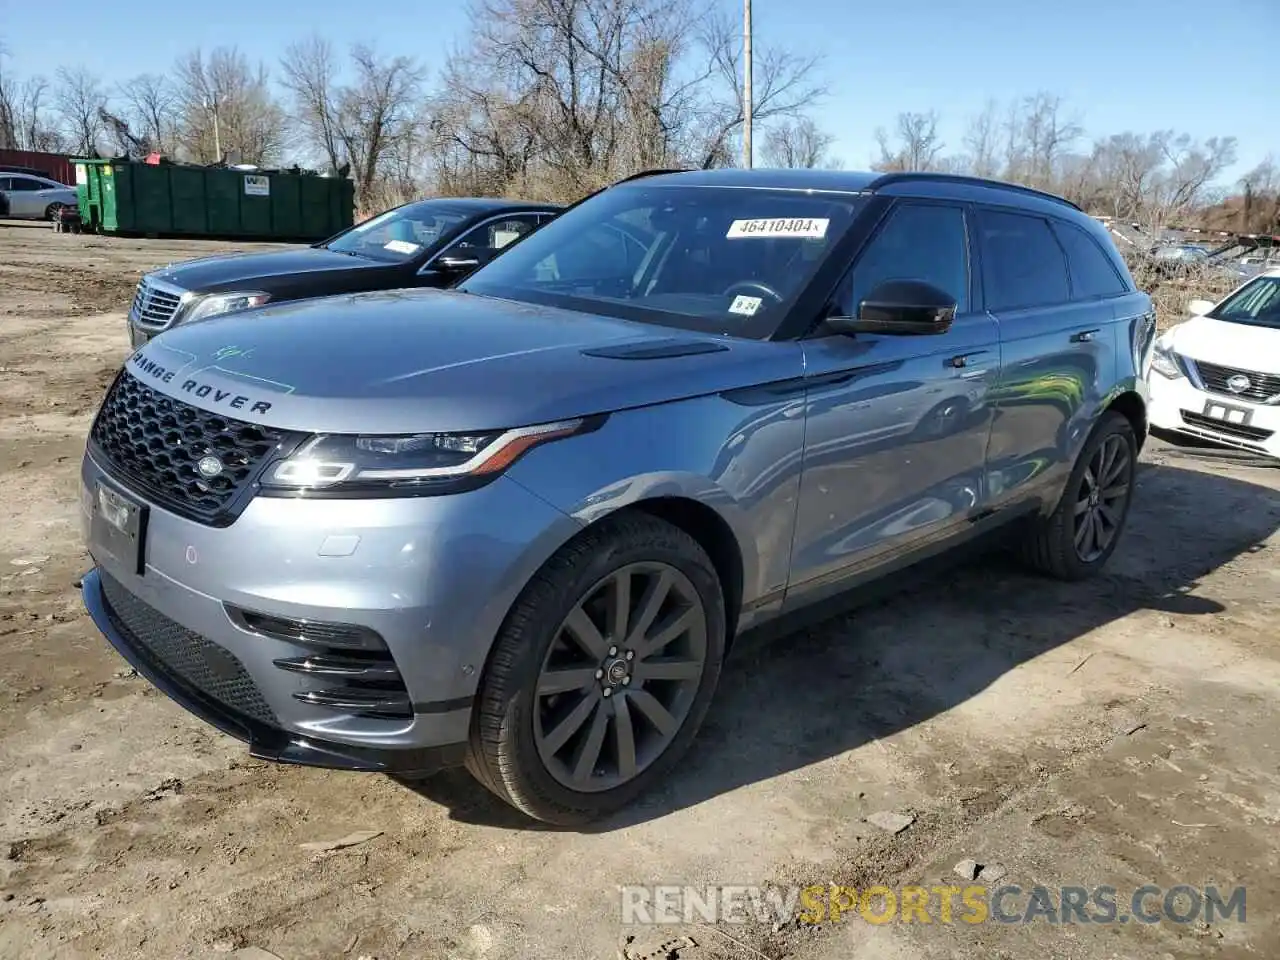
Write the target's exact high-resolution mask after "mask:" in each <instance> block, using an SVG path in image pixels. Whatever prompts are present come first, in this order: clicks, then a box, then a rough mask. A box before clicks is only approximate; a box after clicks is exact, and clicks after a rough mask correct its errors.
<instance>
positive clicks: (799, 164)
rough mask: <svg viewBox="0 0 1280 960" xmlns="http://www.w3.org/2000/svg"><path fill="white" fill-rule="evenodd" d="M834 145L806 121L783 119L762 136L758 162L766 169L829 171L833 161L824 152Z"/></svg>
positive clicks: (816, 126)
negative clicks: (767, 167)
mask: <svg viewBox="0 0 1280 960" xmlns="http://www.w3.org/2000/svg"><path fill="white" fill-rule="evenodd" d="M834 142H835V137H833V136H831V135H830V134H828V133H824V132H823V131H822V130H820V129H818V125H817V124H816V123H814V122H813V120H811V119H810V118H809V117H800V118H799V119H786V120H783V121H781V122H780V123H778V124H776V125H774V126H772V127H770V128H769V129H768V130H767V131H766V132H765V135H764V149H763V151H762V159H763V161H764V164H765V166H769V167H789V168H806V169H811V168H814V167H827V168H831V167H833V166H835V165H836V161H833V160H832V159H831V158H830V157H829V156H828V153H827V151H828V150H829V149H830V148H831V144H832V143H834Z"/></svg>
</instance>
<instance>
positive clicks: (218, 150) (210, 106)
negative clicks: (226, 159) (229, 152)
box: [204, 93, 222, 163]
mask: <svg viewBox="0 0 1280 960" xmlns="http://www.w3.org/2000/svg"><path fill="white" fill-rule="evenodd" d="M204 106H205V109H206V110H209V111H210V112H211V113H212V114H213V152H214V154H215V156H214V160H213V162H214V163H221V162H222V131H220V130H219V129H218V95H217V94H216V93H215V94H214V95H213V100H212V102H210V100H209V98H208V97H205V100H204Z"/></svg>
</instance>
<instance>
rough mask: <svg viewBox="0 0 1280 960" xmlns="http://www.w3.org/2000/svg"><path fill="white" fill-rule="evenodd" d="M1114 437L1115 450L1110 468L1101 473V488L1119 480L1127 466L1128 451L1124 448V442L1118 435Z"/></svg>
mask: <svg viewBox="0 0 1280 960" xmlns="http://www.w3.org/2000/svg"><path fill="white" fill-rule="evenodd" d="M1114 439H1115V442H1116V452H1115V455H1114V456H1113V457H1112V458H1111V466H1110V469H1108V470H1107V471H1106V473H1104V474H1103V475H1102V487H1103V489H1106V488H1107V487H1109V486H1111V485H1112V484H1113V483H1115V482H1116V481H1117V480H1119V479H1120V478H1121V477H1122V476H1123V475H1124V472H1125V470H1126V469H1127V468H1128V466H1129V452H1128V451H1127V450H1126V449H1125V448H1124V444H1123V443H1121V441H1120V438H1119V437H1115V438H1114Z"/></svg>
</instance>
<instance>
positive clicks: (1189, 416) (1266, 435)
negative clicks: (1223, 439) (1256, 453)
mask: <svg viewBox="0 0 1280 960" xmlns="http://www.w3.org/2000/svg"><path fill="white" fill-rule="evenodd" d="M1182 422H1183V423H1185V424H1187V425H1188V426H1192V427H1199V428H1200V429H1201V430H1209V431H1212V432H1213V433H1220V434H1222V435H1224V436H1227V437H1237V438H1238V439H1240V440H1253V441H1255V442H1256V443H1261V442H1262V441H1263V440H1268V439H1270V437H1271V435H1272V434H1273V433H1275V431H1274V430H1264V429H1262V428H1261V427H1246V426H1244V425H1243V424H1239V423H1228V422H1227V421H1225V420H1215V419H1214V418H1213V417H1206V416H1205V415H1204V414H1202V413H1194V412H1192V411H1190V410H1183V411H1182Z"/></svg>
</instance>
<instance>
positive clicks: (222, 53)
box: [176, 47, 285, 164]
mask: <svg viewBox="0 0 1280 960" xmlns="http://www.w3.org/2000/svg"><path fill="white" fill-rule="evenodd" d="M176 74H177V80H176V87H177V108H178V114H179V116H180V123H179V131H178V137H177V139H178V143H179V145H180V146H181V148H182V151H183V152H184V153H185V155H186V156H187V157H189V158H191V159H194V160H197V161H199V162H203V163H216V162H221V161H222V160H223V159H224V158H226V157H228V156H231V157H238V158H239V159H240V161H241V162H244V163H254V164H267V163H272V162H274V161H276V160H277V159H278V158H279V157H280V156H281V154H282V152H283V150H284V146H285V116H284V111H283V110H281V109H280V106H279V104H277V103H276V102H275V100H274V98H273V97H272V95H271V89H270V85H269V83H268V75H267V68H266V66H265V65H262V64H259V65H258V67H257V68H253V67H251V66H250V65H249V61H248V59H247V58H246V57H245V56H244V54H243V53H241V52H239V51H238V50H237V49H235V48H234V47H219V48H218V49H216V50H214V51H212V52H211V53H210V54H209V56H208V57H207V58H206V57H205V56H204V54H203V53H202V52H201V51H200V50H198V49H197V50H194V51H192V52H191V53H189V54H188V55H186V56H185V57H183V58H182V59H181V60H180V61H179V62H178V64H177V67H176ZM219 146H220V147H221V150H222V156H221V157H220V156H218V147H219Z"/></svg>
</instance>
